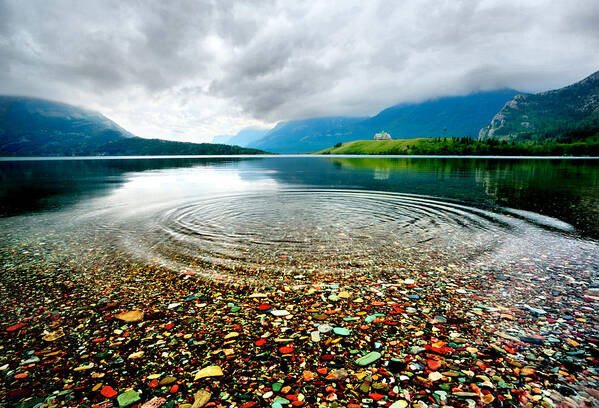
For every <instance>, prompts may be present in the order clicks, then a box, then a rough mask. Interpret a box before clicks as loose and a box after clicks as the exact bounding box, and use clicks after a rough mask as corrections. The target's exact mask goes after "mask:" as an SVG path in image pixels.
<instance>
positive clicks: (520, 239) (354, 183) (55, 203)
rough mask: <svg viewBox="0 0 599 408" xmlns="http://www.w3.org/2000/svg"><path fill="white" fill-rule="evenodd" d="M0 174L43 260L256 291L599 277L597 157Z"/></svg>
mask: <svg viewBox="0 0 599 408" xmlns="http://www.w3.org/2000/svg"><path fill="white" fill-rule="evenodd" d="M0 179H1V180H2V184H1V187H0V213H1V214H2V216H3V217H4V218H3V219H2V220H0V225H2V229H3V231H5V234H4V238H3V239H2V241H3V247H4V248H5V251H7V249H6V248H9V247H10V248H12V247H15V246H19V245H25V243H28V244H29V245H31V244H32V243H38V244H39V245H38V247H39V256H38V257H37V258H36V257H34V258H32V259H30V261H31V262H59V260H61V259H66V258H69V259H81V261H82V262H91V261H92V260H91V259H90V258H91V257H90V256H88V253H89V248H90V247H94V248H95V249H96V250H97V252H99V253H102V252H105V253H106V252H108V251H110V250H115V249H118V250H119V251H123V252H124V253H126V254H129V255H130V256H131V258H132V259H136V260H138V261H142V262H151V263H157V264H161V265H165V266H168V267H170V268H172V269H173V270H174V271H188V270H193V271H196V272H198V273H203V274H205V275H206V276H208V277H210V278H222V277H223V276H226V277H227V278H235V277H236V276H245V278H247V279H249V280H251V276H250V275H255V274H256V273H257V272H259V273H260V278H259V279H260V280H263V278H264V277H267V278H275V277H277V276H281V275H284V274H287V273H293V274H298V273H310V271H314V270H320V271H321V270H326V269H327V268H331V270H333V269H339V268H392V267H397V266H398V265H406V264H410V265H413V266H415V267H417V268H422V269H426V268H430V267H431V266H433V265H434V266H435V267H443V266H446V265H450V264H451V265H458V266H459V267H461V268H475V269H478V270H479V269H481V268H484V269H488V270H489V271H497V270H507V269H513V268H519V267H522V263H526V264H529V265H533V267H535V268H538V269H539V270H541V271H543V270H545V271H555V270H558V269H560V268H583V269H585V270H589V269H591V270H592V272H593V273H595V272H597V269H599V267H598V266H597V265H598V263H597V259H598V258H599V255H598V251H597V242H596V239H597V238H599V204H598V202H599V200H597V198H599V161H598V160H592V159H568V160H564V159H499V158H493V159H473V158H413V157H411V158H405V157H404V158H389V157H384V158H370V157H369V158H364V157H360V158H356V157H210V158H189V157H188V158H129V159H114V158H111V159H95V160H26V161H19V160H6V161H1V162H0ZM58 241H59V242H61V243H64V244H62V245H61V246H59V247H58V248H57V247H56V246H52V249H44V248H47V246H48V242H51V243H53V244H56V242H58ZM102 248H104V250H102ZM248 272H250V273H248ZM245 278H244V279H245Z"/></svg>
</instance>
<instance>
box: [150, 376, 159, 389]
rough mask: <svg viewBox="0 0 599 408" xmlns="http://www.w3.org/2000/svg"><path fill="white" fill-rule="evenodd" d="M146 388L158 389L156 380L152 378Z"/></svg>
mask: <svg viewBox="0 0 599 408" xmlns="http://www.w3.org/2000/svg"><path fill="white" fill-rule="evenodd" d="M148 387H150V388H156V387H158V380H157V379H155V378H154V379H153V380H152V381H150V383H149V384H148Z"/></svg>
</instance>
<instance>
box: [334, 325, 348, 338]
mask: <svg viewBox="0 0 599 408" xmlns="http://www.w3.org/2000/svg"><path fill="white" fill-rule="evenodd" d="M333 332H334V333H335V334H336V335H338V336H349V330H347V329H346V328H345V327H335V328H334V329H333Z"/></svg>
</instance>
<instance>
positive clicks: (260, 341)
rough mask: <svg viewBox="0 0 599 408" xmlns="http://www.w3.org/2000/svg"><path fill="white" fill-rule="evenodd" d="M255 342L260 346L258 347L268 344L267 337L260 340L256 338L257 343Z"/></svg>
mask: <svg viewBox="0 0 599 408" xmlns="http://www.w3.org/2000/svg"><path fill="white" fill-rule="evenodd" d="M255 344H256V346H258V347H260V346H263V345H265V344H266V340H265V339H259V340H256V343H255Z"/></svg>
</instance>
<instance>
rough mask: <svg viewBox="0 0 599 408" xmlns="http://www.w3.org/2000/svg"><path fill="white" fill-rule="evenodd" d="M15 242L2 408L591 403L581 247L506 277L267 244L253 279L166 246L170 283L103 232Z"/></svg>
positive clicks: (590, 337) (596, 361)
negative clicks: (262, 262) (317, 253)
mask: <svg viewBox="0 0 599 408" xmlns="http://www.w3.org/2000/svg"><path fill="white" fill-rule="evenodd" d="M32 228H33V227H32ZM33 230H35V228H33ZM458 232H459V231H458ZM7 235H8V236H7V237H5V239H4V240H3V242H2V248H0V261H1V265H2V269H3V273H2V275H1V276H0V282H1V285H0V295H1V296H2V299H3V302H2V304H1V305H0V317H1V318H2V321H3V325H4V327H3V328H2V336H1V337H0V378H1V386H0V387H1V388H0V395H1V397H0V398H1V399H0V404H2V405H3V406H6V407H63V406H64V407H66V406H69V407H71V406H72V407H75V406H80V407H102V408H108V407H112V406H119V407H144V408H150V407H183V408H189V407H193V408H200V407H231V406H237V407H242V408H251V407H267V406H268V407H274V408H285V407H292V406H293V407H299V406H314V407H316V406H321V407H325V406H326V407H332V408H334V407H349V408H357V407H376V406H384V407H392V408H400V407H407V406H417V407H434V406H456V407H459V406H469V407H474V406H485V405H488V406H498V407H499V406H544V407H556V406H573V407H574V406H597V405H598V401H599V391H598V388H599V373H598V372H597V367H598V366H599V330H598V322H599V316H598V315H597V310H598V304H599V287H598V286H597V284H596V280H595V278H596V273H597V264H596V260H597V257H596V255H593V254H588V256H585V253H584V251H581V252H578V258H576V257H572V256H571V253H568V255H567V256H566V255H564V256H560V255H559V254H557V255H555V254H554V255H553V257H551V256H549V255H547V256H545V255H542V254H541V255H539V254H533V255H532V256H530V257H526V256H524V255H523V256H521V257H517V258H515V259H512V260H510V261H509V262H508V263H505V264H502V266H501V268H499V267H495V266H493V267H489V265H490V263H489V262H487V261H488V260H486V259H485V258H484V257H480V258H478V257H476V258H475V257H474V255H473V254H472V253H469V254H468V256H464V257H462V258H461V257H460V256H459V253H454V254H448V253H447V251H448V250H447V249H446V250H445V252H439V251H438V250H435V249H434V248H432V247H431V249H430V250H427V248H429V247H428V246H427V245H420V246H418V248H417V250H414V251H410V250H409V249H410V248H403V249H402V251H401V252H400V253H396V252H394V253H393V254H391V253H384V251H383V252H382V253H381V254H379V256H378V257H377V256H375V255H376V254H373V253H370V252H369V253H367V254H366V255H368V256H365V257H363V259H358V260H354V261H352V260H351V259H341V258H340V257H336V256H334V255H335V254H329V256H328V257H326V258H325V259H318V260H316V258H317V257H315V256H314V254H313V250H312V249H311V248H308V250H305V249H303V250H302V251H300V255H301V256H300V257H299V258H295V257H294V253H293V251H288V252H285V253H280V252H278V253H276V254H273V253H267V252H268V251H267V249H265V248H267V247H268V246H267V245H266V246H265V245H263V244H261V245H259V246H257V247H256V248H255V249H259V250H260V251H263V252H262V255H260V253H258V255H255V258H256V259H258V258H259V257H260V256H265V257H267V259H268V267H264V268H261V267H260V263H259V262H257V261H256V259H251V262H250V263H247V264H244V263H240V262H232V263H218V262H217V263H210V262H208V261H209V260H207V259H206V257H201V258H193V257H189V256H188V254H187V253H179V252H177V253H171V254H168V253H167V252H168V251H169V250H171V249H172V246H169V245H166V246H165V247H164V248H162V249H161V251H162V252H161V255H163V256H165V257H167V258H170V259H173V260H175V261H176V263H175V264H176V266H177V268H176V269H173V268H172V267H169V266H172V265H165V264H161V263H160V262H148V261H147V260H145V261H143V260H140V259H137V260H136V258H135V257H132V256H131V252H130V251H126V250H124V248H123V247H122V246H121V245H119V244H118V243H116V242H115V243H114V244H111V243H107V242H106V239H107V236H105V235H103V236H95V237H91V238H87V239H80V237H79V235H77V234H74V235H73V239H71V240H66V241H65V240H63V239H62V238H64V236H65V235H64V234H63V233H58V232H57V235H56V237H59V236H60V237H61V239H60V240H59V239H56V240H53V239H52V235H51V234H47V233H45V234H41V233H40V234H39V236H37V237H36V236H35V233H33V232H32V233H31V234H30V238H29V239H28V240H21V239H20V238H19V239H11V237H10V232H9V233H8V234H7ZM92 235H93V234H92ZM19 236H20V234H19ZM94 240H95V242H94ZM77 245H79V247H78V248H77V249H76V251H75V252H77V253H78V256H71V255H72V253H73V251H74V247H76V246H77ZM302 245H303V244H302ZM176 248H177V250H178V249H179V246H177V247H176ZM301 248H305V245H303V246H302V247H301ZM129 249H130V248H129ZM450 249H451V248H450ZM205 252H208V250H205ZM342 252H343V251H342ZM549 252H551V251H549ZM252 253H254V252H252ZM58 254H61V255H58ZM82 254H84V255H85V256H84V257H82V256H81V255H82ZM220 255H222V253H221V254H220ZM391 255H394V256H391ZM449 255H451V256H449ZM373 256H374V257H375V258H376V262H371V263H369V262H368V258H372V257H373ZM177 258H178V259H177ZM83 259H85V260H83ZM194 262H197V264H194ZM183 264H185V265H188V266H189V268H182V267H181V265H183Z"/></svg>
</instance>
